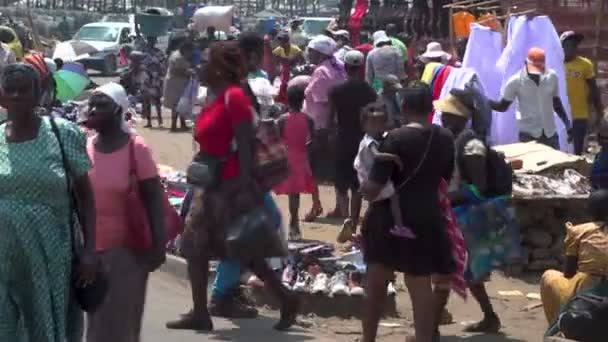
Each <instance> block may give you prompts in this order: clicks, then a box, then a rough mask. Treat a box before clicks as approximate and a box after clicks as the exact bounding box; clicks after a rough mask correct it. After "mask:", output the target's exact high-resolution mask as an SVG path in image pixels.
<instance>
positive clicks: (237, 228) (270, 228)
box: [225, 206, 287, 260]
mask: <svg viewBox="0 0 608 342" xmlns="http://www.w3.org/2000/svg"><path fill="white" fill-rule="evenodd" d="M225 234H226V235H225V248H226V255H227V256H228V257H231V258H236V259H241V260H248V259H257V258H272V257H285V256H287V246H286V244H285V242H284V240H283V238H282V237H281V235H280V234H281V229H276V227H274V225H273V224H272V220H271V218H270V215H269V214H268V212H267V210H266V208H265V207H264V206H259V207H257V208H255V209H253V210H250V211H249V212H247V213H246V214H244V215H241V216H239V217H238V218H237V219H236V220H234V221H233V222H232V223H231V224H230V225H228V227H226V231H225Z"/></svg>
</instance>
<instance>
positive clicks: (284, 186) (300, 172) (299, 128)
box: [273, 85, 316, 240]
mask: <svg viewBox="0 0 608 342" xmlns="http://www.w3.org/2000/svg"><path fill="white" fill-rule="evenodd" d="M304 90H305V87H302V86H297V85H296V86H291V87H289V88H288V89H287V102H288V105H289V112H288V113H287V114H284V115H282V116H281V117H280V118H279V127H280V129H281V136H282V137H283V141H284V142H285V145H286V146H287V153H288V155H287V158H288V163H289V171H290V174H289V177H287V179H285V180H284V181H283V182H282V183H281V184H279V185H277V186H275V188H274V189H273V190H274V192H275V193H276V194H277V195H288V196H289V215H290V221H289V240H300V239H301V238H302V234H301V232H300V224H299V218H298V211H299V209H300V194H312V193H313V192H314V191H315V188H316V184H315V180H314V178H313V174H312V169H311V167H310V163H309V162H308V152H307V151H308V149H307V145H308V143H309V142H310V141H311V140H312V134H313V132H314V130H313V121H312V120H311V119H310V117H309V116H308V115H306V114H304V113H302V104H303V103H304Z"/></svg>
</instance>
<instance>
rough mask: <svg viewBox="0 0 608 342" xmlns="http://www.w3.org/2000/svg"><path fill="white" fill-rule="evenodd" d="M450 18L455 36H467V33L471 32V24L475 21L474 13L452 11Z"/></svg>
mask: <svg viewBox="0 0 608 342" xmlns="http://www.w3.org/2000/svg"><path fill="white" fill-rule="evenodd" d="M452 20H453V23H454V34H455V35H456V37H468V36H469V34H471V24H472V23H474V22H475V16H474V15H472V14H471V13H469V12H466V11H461V12H457V13H454V15H453V16H452Z"/></svg>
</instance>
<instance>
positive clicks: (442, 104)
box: [433, 94, 472, 119]
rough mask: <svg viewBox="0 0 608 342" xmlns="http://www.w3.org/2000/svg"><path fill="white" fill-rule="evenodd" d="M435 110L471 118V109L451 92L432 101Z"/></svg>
mask: <svg viewBox="0 0 608 342" xmlns="http://www.w3.org/2000/svg"><path fill="white" fill-rule="evenodd" d="M433 106H434V107H435V110H438V111H440V112H442V113H450V114H454V115H458V116H461V117H463V118H466V119H469V118H471V115H472V113H471V110H470V109H468V108H467V106H465V105H464V104H463V103H462V102H461V101H460V100H459V99H458V98H457V97H455V96H454V95H452V94H448V95H447V96H446V97H444V98H442V99H439V100H437V101H433Z"/></svg>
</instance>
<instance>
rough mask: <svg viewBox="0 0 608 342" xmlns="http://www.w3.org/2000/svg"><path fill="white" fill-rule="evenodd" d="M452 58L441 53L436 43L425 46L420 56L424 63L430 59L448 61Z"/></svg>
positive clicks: (447, 54)
mask: <svg viewBox="0 0 608 342" xmlns="http://www.w3.org/2000/svg"><path fill="white" fill-rule="evenodd" d="M450 57H452V56H451V55H450V54H449V53H447V52H445V51H443V48H442V47H441V44H440V43H438V42H430V43H428V44H427V45H426V51H425V52H424V53H423V54H422V55H421V56H420V59H421V60H423V61H425V60H428V59H431V58H443V59H446V60H448V59H450Z"/></svg>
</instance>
